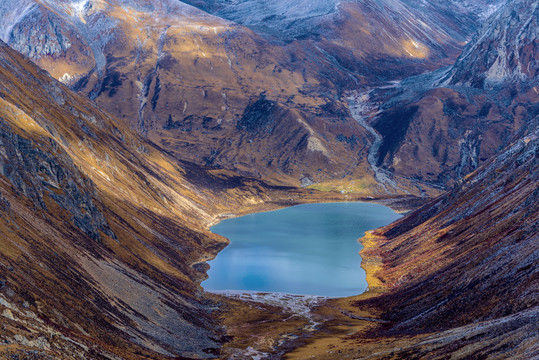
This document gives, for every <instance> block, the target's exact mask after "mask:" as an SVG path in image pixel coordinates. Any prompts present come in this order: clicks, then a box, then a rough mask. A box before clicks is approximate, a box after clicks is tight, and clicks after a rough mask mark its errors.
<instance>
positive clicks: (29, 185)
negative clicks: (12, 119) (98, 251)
mask: <svg viewBox="0 0 539 360" xmlns="http://www.w3.org/2000/svg"><path fill="white" fill-rule="evenodd" d="M0 120H1V121H2V122H5V121H6V120H5V119H3V118H1V117H0ZM10 130H11V129H9V128H7V126H5V125H4V124H3V123H0V154H2V155H3V156H1V157H0V169H2V174H1V175H3V176H5V177H6V178H7V179H8V180H9V181H10V183H11V185H12V186H13V188H14V190H15V193H16V194H18V195H19V196H21V197H22V196H24V197H27V198H29V199H30V200H31V201H32V202H33V204H34V206H35V207H36V210H45V211H46V210H48V208H47V205H46V203H45V199H44V197H45V196H48V197H50V198H51V199H53V200H54V201H55V202H56V203H57V205H58V206H60V207H61V208H62V209H64V210H66V211H67V212H68V213H70V214H71V215H72V217H73V225H75V226H76V227H77V228H79V229H80V230H81V231H82V232H84V233H85V234H86V235H88V236H89V237H90V238H92V239H94V240H99V239H100V231H102V232H104V233H105V234H107V235H108V236H110V237H112V238H116V236H115V235H114V233H113V232H112V231H111V230H110V227H109V225H108V224H107V221H106V220H105V217H104V216H103V214H102V213H101V212H100V211H99V209H98V208H97V207H96V206H95V204H94V201H93V198H94V197H96V189H95V188H94V187H93V185H92V183H91V182H90V181H88V179H86V178H84V177H82V176H81V174H80V173H79V172H78V171H73V169H74V168H75V165H74V164H73V162H72V161H71V160H70V159H69V156H68V155H67V153H66V152H65V151H63V149H61V148H60V147H59V146H58V144H57V143H55V142H53V141H51V142H50V146H51V147H52V150H53V153H52V154H51V153H48V152H45V151H43V150H41V149H39V148H38V147H36V146H35V144H34V143H33V142H32V141H31V140H29V139H26V138H23V137H21V136H19V135H17V134H14V133H13V132H12V131H10ZM43 145H45V144H42V146H43Z"/></svg>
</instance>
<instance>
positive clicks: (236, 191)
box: [0, 43, 290, 359]
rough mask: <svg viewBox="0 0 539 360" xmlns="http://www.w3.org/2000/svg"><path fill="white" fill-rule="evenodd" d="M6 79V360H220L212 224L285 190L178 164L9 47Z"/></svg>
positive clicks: (0, 258)
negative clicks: (212, 294) (210, 287)
mask: <svg viewBox="0 0 539 360" xmlns="http://www.w3.org/2000/svg"><path fill="white" fill-rule="evenodd" d="M0 80H1V81H0V194H1V195H0V213H1V216H0V249H2V251H1V252H0V314H2V317H0V321H1V323H2V330H1V331H0V339H1V341H2V342H3V343H4V344H8V345H9V346H7V347H3V348H2V349H0V354H1V355H0V357H4V356H8V355H9V354H12V355H13V356H16V355H15V354H19V356H22V357H23V358H24V357H25V356H30V355H31V354H30V352H31V351H33V350H35V349H38V350H39V351H41V354H42V355H43V356H44V357H45V358H47V356H53V357H54V358H65V359H75V358H80V359H86V358H112V359H115V358H118V357H121V358H124V359H131V358H133V359H135V358H136V359H140V358H152V359H159V358H170V357H174V356H183V357H186V358H192V357H195V358H200V357H202V358H206V357H212V356H213V355H212V353H214V352H215V351H216V349H217V348H218V347H219V341H220V335H219V334H220V332H221V330H220V328H219V326H218V324H217V323H216V322H215V320H214V319H213V318H212V316H211V312H212V307H213V305H212V304H210V303H208V302H207V301H206V300H203V299H202V298H201V297H200V294H201V289H200V286H199V282H200V281H201V280H202V279H203V278H204V277H205V276H206V275H205V271H206V269H207V265H205V264H203V262H204V261H206V260H207V259H209V258H211V257H213V256H214V255H215V254H216V253H217V251H218V250H220V249H221V248H222V247H224V246H225V244H226V240H225V239H223V238H220V237H218V236H216V235H214V234H211V233H210V232H209V231H207V230H206V229H207V226H208V224H210V223H212V222H213V221H215V216H216V215H217V214H218V213H221V212H228V211H236V210H237V209H238V207H241V208H242V209H243V210H245V209H248V208H249V206H252V205H253V204H257V203H261V202H262V201H264V200H265V199H270V197H269V196H268V195H269V194H270V193H274V194H279V191H280V190H279V189H271V188H268V187H265V186H264V184H261V183H258V182H256V181H252V180H249V179H242V178H240V177H238V176H237V175H234V174H230V173H226V172H223V171H216V170H214V171H211V172H209V171H207V170H204V169H201V168H199V167H197V166H194V165H192V164H188V163H184V164H183V165H182V166H179V165H178V163H177V162H176V161H175V160H171V159H170V158H169V157H168V156H167V155H165V154H164V152H163V150H162V149H158V148H156V147H155V146H154V145H152V144H151V143H148V142H147V141H145V140H143V139H141V138H140V137H139V136H138V135H136V134H135V133H134V132H133V131H132V130H130V129H129V128H128V127H126V125H124V124H121V123H120V122H119V121H118V120H115V119H114V118H112V117H111V116H110V115H108V114H106V113H105V112H103V111H102V110H100V109H99V108H97V107H96V106H95V105H94V104H93V103H92V102H91V101H89V100H87V99H85V98H84V97H80V96H78V95H75V94H73V93H72V92H70V91H69V90H68V89H67V88H66V87H64V86H63V85H61V84H60V83H58V82H57V81H56V80H54V79H52V78H51V77H50V76H49V75H48V74H47V73H46V72H44V71H43V70H40V69H38V68H37V67H36V66H35V65H33V64H31V63H30V62H29V61H28V60H27V59H25V58H24V57H23V56H22V55H20V54H19V53H17V52H15V51H14V50H12V49H10V48H9V47H8V46H7V45H5V44H4V43H0ZM197 184H198V185H197ZM288 196H290V195H288ZM287 198H288V197H287ZM25 354H26V355H25ZM29 354H30V355H29ZM36 356H37V355H36Z"/></svg>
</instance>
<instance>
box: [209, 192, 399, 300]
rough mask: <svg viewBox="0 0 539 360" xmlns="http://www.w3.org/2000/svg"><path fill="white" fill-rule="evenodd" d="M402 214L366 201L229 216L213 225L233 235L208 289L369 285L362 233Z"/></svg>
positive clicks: (354, 289) (322, 289)
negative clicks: (362, 260)
mask: <svg viewBox="0 0 539 360" xmlns="http://www.w3.org/2000/svg"><path fill="white" fill-rule="evenodd" d="M399 217H400V215H398V214H397V213H395V212H394V211H393V210H391V209H390V208H388V207H385V206H381V205H377V204H367V203H330V204H307V205H299V206H294V207H291V208H287V209H283V210H277V211H272V212H265V213H258V214H252V215H247V216H243V217H239V218H235V219H228V220H224V221H222V222H221V223H219V224H217V225H216V226H214V227H213V228H212V231H213V232H215V233H217V234H220V235H223V236H225V237H227V238H229V239H230V240H231V243H230V245H229V246H227V247H226V248H225V249H224V250H223V251H222V252H221V253H219V255H218V256H217V258H216V259H215V260H213V261H211V262H210V265H211V269H210V271H209V272H208V275H209V279H207V280H206V281H204V282H203V283H202V286H203V287H204V288H205V289H207V290H249V291H263V292H287V293H293V294H308V295H322V296H335V297H337V296H350V295H358V294H361V293H362V292H364V291H365V288H366V286H367V284H366V281H365V272H364V270H363V269H361V267H360V265H361V257H360V256H359V254H358V252H359V250H360V244H359V243H358V242H357V239H358V238H359V237H361V236H363V233H364V232H365V231H367V230H371V229H375V228H378V227H380V226H384V225H387V224H389V223H391V222H392V221H394V220H396V219H397V218H399Z"/></svg>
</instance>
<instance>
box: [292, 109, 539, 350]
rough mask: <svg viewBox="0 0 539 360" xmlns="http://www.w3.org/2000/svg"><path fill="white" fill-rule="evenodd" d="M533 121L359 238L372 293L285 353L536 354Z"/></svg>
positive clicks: (335, 311) (538, 257) (538, 300)
mask: <svg viewBox="0 0 539 360" xmlns="http://www.w3.org/2000/svg"><path fill="white" fill-rule="evenodd" d="M538 182H539V118H537V117H536V118H535V119H534V120H533V121H532V122H531V124H530V130H529V132H528V133H527V134H525V135H524V136H523V137H522V138H520V139H519V138H517V139H515V140H514V141H513V142H512V143H511V144H510V145H509V146H508V147H507V148H505V149H504V150H503V151H501V152H500V154H499V155H498V156H495V157H494V158H492V159H490V160H488V161H487V162H485V164H484V165H483V166H481V167H480V168H479V169H477V170H476V171H475V172H473V173H472V174H470V175H469V176H467V177H466V178H465V179H464V180H462V181H461V182H459V183H458V184H457V185H455V186H454V188H453V189H452V190H450V191H448V192H447V193H446V194H443V195H442V196H440V197H438V198H436V199H434V200H433V201H432V202H430V203H429V204H427V205H425V206H423V207H422V208H420V209H418V210H416V211H414V212H412V213H410V214H408V215H407V216H404V217H402V218H400V219H399V220H397V221H395V222H394V223H392V224H390V225H388V226H386V227H384V228H381V229H377V230H373V231H370V232H368V233H367V234H366V236H365V237H364V238H362V239H360V241H361V242H362V243H363V245H364V246H365V248H364V249H363V250H362V251H361V255H362V258H363V265H362V266H363V267H364V268H365V269H366V271H367V279H368V282H369V291H368V292H366V293H365V294H363V295H360V296H359V297H356V298H348V299H335V300H331V301H329V303H328V304H327V305H328V306H326V307H320V306H319V307H318V308H317V310H315V313H316V314H318V315H319V316H320V317H321V318H326V319H327V320H326V321H327V323H326V324H324V323H322V325H321V329H320V330H319V331H318V332H315V333H314V335H313V338H312V339H307V340H306V341H305V342H303V343H302V344H301V346H299V347H298V348H296V349H294V350H292V351H289V352H288V353H287V354H286V356H284V358H286V359H305V358H313V359H333V358H339V359H347V358H354V359H448V358H455V359H535V358H537V357H538V356H539V329H538V328H537V321H538V320H539V297H538V296H537V295H538V294H539V282H538V279H539V266H538V265H539V231H538V230H539V206H538V205H537V204H538V197H539V188H538V187H537V184H538Z"/></svg>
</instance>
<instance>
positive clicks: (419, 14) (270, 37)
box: [0, 0, 477, 185]
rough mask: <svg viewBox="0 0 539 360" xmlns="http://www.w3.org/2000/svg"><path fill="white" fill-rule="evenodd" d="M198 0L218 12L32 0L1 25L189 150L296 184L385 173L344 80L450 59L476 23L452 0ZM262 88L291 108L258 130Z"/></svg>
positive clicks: (155, 135)
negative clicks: (251, 120)
mask: <svg viewBox="0 0 539 360" xmlns="http://www.w3.org/2000/svg"><path fill="white" fill-rule="evenodd" d="M10 3H11V1H10ZM191 3H192V4H194V5H196V6H198V7H200V8H202V9H204V10H207V11H209V12H211V13H212V14H213V15H210V14H208V13H206V12H203V11H200V10H198V9H196V8H194V7H192V6H190V5H187V4H186V3H182V2H179V1H172V0H164V1H159V2H154V1H148V0H138V1H119V0H110V1H102V0H99V1H98V0H91V1H70V0H62V1H37V0H25V1H23V2H21V3H20V4H19V3H17V4H15V3H11V6H4V7H2V8H0V15H2V16H3V18H4V19H6V24H4V25H0V26H3V28H1V29H2V31H3V33H4V35H3V39H5V40H6V41H8V42H9V43H10V44H11V45H13V46H14V47H15V48H16V49H18V50H20V51H21V52H23V53H24V54H26V55H28V56H30V57H32V58H33V59H34V61H35V62H36V63H37V64H39V65H40V66H42V67H43V68H45V69H47V70H48V71H49V72H50V73H51V74H52V75H53V76H54V77H55V78H57V79H61V80H62V81H63V82H65V83H66V84H69V85H70V86H71V87H72V88H74V89H76V90H78V91H80V92H82V93H84V94H86V95H88V96H89V97H90V98H91V99H95V101H96V102H97V103H98V104H99V105H101V106H103V107H105V108H106V109H107V110H109V111H111V112H112V113H114V114H115V115H117V116H118V117H119V118H121V119H124V120H125V121H126V122H128V123H129V124H130V126H131V127H133V128H135V129H137V131H139V132H140V133H142V134H144V135H145V136H147V137H148V138H149V139H151V140H152V141H154V142H156V143H157V144H159V145H160V146H161V147H163V148H165V149H167V150H168V151H170V152H172V153H174V154H175V156H176V157H177V158H181V159H185V160H188V161H192V162H195V163H198V164H203V165H210V166H213V167H218V168H227V169H232V170H235V171H237V172H239V173H242V174H247V175H251V176H261V177H264V178H266V179H269V180H271V181H274V182H278V183H286V184H294V185H300V182H301V179H302V178H304V177H306V176H308V177H309V178H310V179H312V181H313V182H315V183H318V182H321V181H327V180H335V179H344V178H347V179H348V178H356V179H357V178H359V179H363V183H366V184H374V183H375V181H376V180H375V178H374V174H373V173H372V171H371V170H370V166H369V164H368V161H367V157H368V144H370V143H372V142H373V141H375V140H373V139H372V136H371V134H370V133H369V132H368V131H367V130H366V129H365V128H364V127H362V126H360V125H359V124H358V123H357V122H356V121H355V120H354V119H353V118H352V117H351V116H350V113H349V112H348V111H347V109H346V100H345V98H344V96H343V95H344V91H346V90H350V89H357V88H358V87H364V86H366V85H369V84H372V83H381V82H383V81H384V80H391V79H394V78H402V77H403V76H405V75H411V74H417V73H421V72H424V71H425V70H427V69H433V68H436V67H437V66H439V65H440V64H449V63H450V62H451V60H452V59H454V58H455V57H456V56H457V54H458V52H459V51H460V48H461V42H462V41H464V40H465V39H466V38H467V37H468V36H469V35H470V34H471V33H472V32H473V30H474V29H475V27H476V26H477V18H476V16H475V15H474V13H473V12H470V11H469V10H467V9H466V8H463V7H459V6H455V5H454V4H453V3H446V2H436V3H431V2H429V3H425V2H417V1H382V2H374V3H373V2H362V1H361V2H348V1H346V2H342V1H338V2H337V1H336V2H331V1H330V2H300V3H294V4H292V3H291V2H290V1H287V0H286V1H285V0H281V1H276V2H272V3H271V4H269V5H268V4H266V3H265V2H260V1H254V0H253V1H242V2H236V3H233V4H232V3H230V2H220V1H217V2H213V1H207V2H200V1H199V2H191ZM283 9H286V11H283ZM306 9H307V10H306ZM214 15H216V16H214ZM225 19H227V20H225ZM230 20H231V21H233V22H231V21H230ZM259 20H261V21H262V20H263V26H257V24H260V21H259ZM238 23H239V24H244V25H247V26H248V27H250V29H249V28H247V27H244V26H241V25H238ZM39 34H41V35H39ZM262 92H264V93H265V96H266V98H267V100H268V101H272V102H274V103H275V104H276V106H277V107H276V108H277V109H279V111H277V112H274V113H273V115H272V116H274V117H275V119H274V122H275V125H276V126H275V127H274V128H273V131H272V132H271V134H270V135H271V136H268V133H265V132H250V133H249V136H246V134H245V133H244V132H243V131H241V130H239V128H241V125H240V124H241V122H242V121H243V119H242V116H243V114H244V113H245V112H246V111H247V110H248V106H249V105H250V104H251V103H252V102H253V101H256V99H257V98H258V97H259V96H260V93H262ZM335 109H338V111H333V110H335ZM298 119H300V121H298ZM311 133H312V134H311ZM290 134H292V136H290ZM313 134H314V135H313ZM344 139H350V140H346V141H343V140H344ZM365 144H366V146H365ZM238 149H239V150H238ZM283 149H286V151H287V152H286V156H285V155H284V154H283ZM271 159H274V160H273V161H272V162H271V164H269V165H268V161H270V160H271ZM319 169H327V170H328V171H319Z"/></svg>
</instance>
